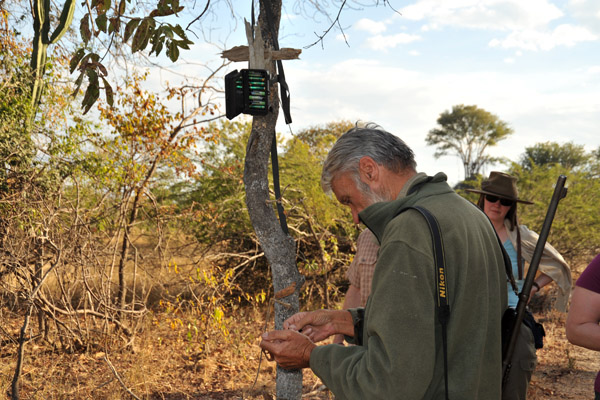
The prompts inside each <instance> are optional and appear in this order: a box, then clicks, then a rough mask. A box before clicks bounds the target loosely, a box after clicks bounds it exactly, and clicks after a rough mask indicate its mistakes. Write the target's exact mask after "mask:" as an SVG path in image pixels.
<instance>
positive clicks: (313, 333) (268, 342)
mask: <svg viewBox="0 0 600 400" xmlns="http://www.w3.org/2000/svg"><path fill="white" fill-rule="evenodd" d="M283 327H284V329H283V330H279V331H271V332H265V333H264V334H263V335H262V337H261V339H262V340H261V342H260V347H261V348H262V349H263V350H266V351H267V352H268V353H269V355H270V356H272V357H273V358H274V359H275V361H276V362H277V363H278V364H279V366H281V367H282V368H287V369H298V368H306V367H308V366H309V362H310V355H311V353H312V351H313V350H314V348H315V347H317V346H316V345H315V344H314V343H313V341H315V342H317V341H320V340H323V339H325V338H328V337H329V336H331V335H333V334H336V333H342V334H345V335H348V336H353V335H354V324H353V320H352V316H351V314H350V312H348V311H344V310H317V311H312V312H301V313H297V314H294V315H292V316H291V317H290V318H288V319H287V320H285V321H284V323H283Z"/></svg>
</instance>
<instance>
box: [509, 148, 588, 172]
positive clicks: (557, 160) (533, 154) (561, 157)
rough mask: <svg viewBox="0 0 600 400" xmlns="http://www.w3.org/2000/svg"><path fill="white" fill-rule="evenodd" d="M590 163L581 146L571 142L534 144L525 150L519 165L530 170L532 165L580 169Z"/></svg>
mask: <svg viewBox="0 0 600 400" xmlns="http://www.w3.org/2000/svg"><path fill="white" fill-rule="evenodd" d="M588 161H590V155H588V154H586V152H585V148H584V146H583V145H579V144H573V143H572V142H569V143H565V144H562V145H561V144H559V143H556V142H545V143H536V144H535V145H533V146H531V147H526V148H525V153H524V154H523V155H522V156H521V161H520V164H521V165H522V166H523V168H525V169H527V170H531V169H532V168H533V166H534V165H537V166H547V167H551V166H552V165H553V164H560V165H561V166H563V167H565V168H567V169H574V168H578V167H582V166H584V165H585V164H587V163H588Z"/></svg>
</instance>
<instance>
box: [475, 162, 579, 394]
mask: <svg viewBox="0 0 600 400" xmlns="http://www.w3.org/2000/svg"><path fill="white" fill-rule="evenodd" d="M467 191H469V192H474V193H479V194H480V196H479V201H478V203H477V205H478V206H479V207H480V208H481V209H482V210H483V211H484V212H485V214H486V215H487V216H488V217H489V219H490V221H491V222H492V225H493V226H494V229H496V232H497V233H498V236H499V237H500V240H501V241H502V244H503V245H504V248H505V249H506V252H507V253H508V255H509V257H510V259H511V262H512V266H513V275H514V277H515V280H516V282H517V286H518V289H519V292H520V291H521V289H522V288H523V283H524V280H525V275H526V273H527V271H526V270H524V269H525V266H524V262H523V261H527V263H528V265H529V263H530V262H531V258H532V256H533V251H534V250H535V246H536V244H537V241H538V234H537V233H535V232H533V231H531V230H529V229H528V228H527V227H526V226H525V225H519V224H518V219H517V204H518V203H521V204H533V203H532V202H530V201H526V200H522V199H519V197H518V192H517V178H516V177H514V176H511V175H508V174H505V173H502V172H496V171H493V172H491V173H490V177H489V178H488V179H486V180H484V181H483V182H482V183H481V189H480V190H476V189H467ZM517 260H520V262H517ZM538 268H539V269H538V271H539V272H538V275H537V276H536V278H535V280H534V282H533V286H532V288H531V293H530V296H529V298H531V297H532V296H533V295H534V294H535V293H537V292H538V291H539V290H540V289H541V288H543V287H544V286H546V285H547V284H549V283H551V282H552V281H554V282H556V284H557V285H558V288H559V295H558V298H557V301H556V308H557V309H558V310H560V311H563V312H564V311H566V305H567V301H568V299H569V294H570V292H571V283H572V282H571V270H570V268H569V265H568V264H567V263H566V262H565V260H564V259H563V257H562V256H561V255H560V253H559V252H558V251H557V250H556V249H555V248H554V247H552V246H551V245H550V244H549V243H546V246H545V247H544V252H543V255H542V258H541V260H540V264H539V267H538ZM508 285H509V287H508V306H509V307H512V308H516V307H517V303H518V301H519V298H518V293H515V291H514V290H513V289H512V287H511V285H510V283H509V284H508ZM530 318H531V320H533V317H532V316H530ZM529 322H530V323H531V321H529ZM525 327H529V325H527V323H525V322H524V324H523V326H522V328H523V329H520V330H519V338H518V339H517V343H516V345H515V350H514V354H513V358H512V368H511V369H510V372H509V376H508V381H507V383H506V385H505V387H504V390H503V393H502V398H503V399H511V400H520V399H525V398H526V397H527V386H528V385H529V381H530V379H531V375H532V373H533V370H534V369H535V366H536V364H537V356H536V354H535V351H536V346H535V341H534V336H533V333H532V330H531V329H525ZM538 347H541V344H540V345H538Z"/></svg>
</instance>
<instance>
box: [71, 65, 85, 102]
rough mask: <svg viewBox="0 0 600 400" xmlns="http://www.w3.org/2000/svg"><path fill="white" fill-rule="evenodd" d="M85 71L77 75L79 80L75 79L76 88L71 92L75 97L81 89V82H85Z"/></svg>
mask: <svg viewBox="0 0 600 400" xmlns="http://www.w3.org/2000/svg"><path fill="white" fill-rule="evenodd" d="M84 75H85V74H84V72H83V71H81V73H80V74H79V77H77V80H76V81H75V90H73V93H71V96H73V97H75V96H77V95H78V94H79V89H80V88H81V84H82V83H83V77H84Z"/></svg>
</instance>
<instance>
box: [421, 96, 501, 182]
mask: <svg viewBox="0 0 600 400" xmlns="http://www.w3.org/2000/svg"><path fill="white" fill-rule="evenodd" d="M437 123H438V125H439V127H438V128H434V129H432V130H430V131H429V133H428V134H427V137H426V138H425V141H426V143H427V144H428V145H430V146H437V150H436V151H435V153H434V157H436V158H439V157H441V156H445V155H448V154H456V155H457V156H458V157H459V158H460V159H461V161H462V162H463V166H464V169H465V179H469V178H471V177H473V176H475V175H477V174H478V173H479V171H480V170H481V168H482V167H483V166H484V165H486V164H489V163H491V162H494V161H498V159H497V158H494V157H490V156H488V155H486V154H485V151H486V150H487V148H488V147H489V146H495V145H496V144H497V143H498V142H499V141H501V140H503V139H505V138H506V137H507V136H509V135H511V134H512V133H513V130H512V129H511V128H510V127H509V126H508V124H507V123H506V122H504V121H501V120H500V119H499V118H498V117H497V116H496V115H494V114H491V113H490V112H488V111H486V110H484V109H482V108H478V107H477V106H475V105H472V106H465V105H463V104H459V105H456V106H453V107H452V111H444V112H443V113H441V114H440V117H439V118H438V119H437Z"/></svg>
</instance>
